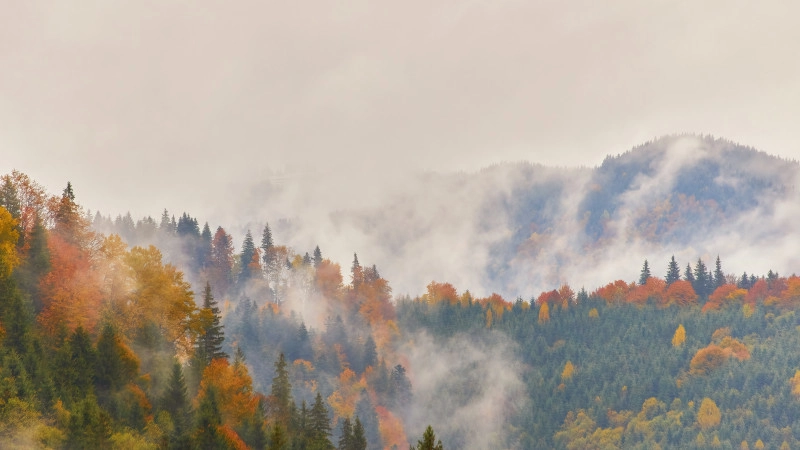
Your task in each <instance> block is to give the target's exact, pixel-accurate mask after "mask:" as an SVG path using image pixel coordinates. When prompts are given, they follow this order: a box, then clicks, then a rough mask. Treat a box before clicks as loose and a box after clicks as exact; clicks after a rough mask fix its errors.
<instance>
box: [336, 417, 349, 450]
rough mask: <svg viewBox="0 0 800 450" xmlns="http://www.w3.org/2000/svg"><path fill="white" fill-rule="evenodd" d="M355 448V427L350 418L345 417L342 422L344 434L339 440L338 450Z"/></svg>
mask: <svg viewBox="0 0 800 450" xmlns="http://www.w3.org/2000/svg"><path fill="white" fill-rule="evenodd" d="M352 448H353V426H352V425H351V424H350V418H349V417H345V418H344V420H343V421H342V434H341V437H340V438H339V447H338V450H352Z"/></svg>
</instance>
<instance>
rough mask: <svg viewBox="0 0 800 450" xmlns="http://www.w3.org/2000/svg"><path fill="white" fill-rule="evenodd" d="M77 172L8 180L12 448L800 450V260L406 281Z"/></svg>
mask: <svg viewBox="0 0 800 450" xmlns="http://www.w3.org/2000/svg"><path fill="white" fill-rule="evenodd" d="M609 161H610V162H614V161H612V160H609ZM614 182H616V183H619V180H618V179H615V180H614ZM65 184H66V187H65V188H64V190H63V191H62V192H59V193H55V194H53V193H49V192H47V191H46V190H45V189H44V188H43V187H42V186H41V185H40V184H38V183H37V182H36V181H35V180H34V179H32V178H31V177H29V176H28V175H26V174H23V173H20V172H17V171H14V172H11V173H10V174H6V175H4V176H2V179H0V447H2V448H56V449H61V448H65V449H84V448H93V449H94V448H113V449H116V448H125V449H194V448H199V449H206V448H208V449H226V448H230V449H275V450H277V449H283V450H289V449H341V450H351V449H353V450H355V449H358V450H366V449H395V448H396V449H402V450H405V449H406V448H409V447H411V448H412V449H435V448H439V449H441V448H448V449H462V448H464V449H479V448H483V449H486V448H507V449H530V448H559V449H587V448H598V449H599V448H603V449H606V448H609V449H610V448H642V449H653V448H736V449H756V448H798V447H800V422H798V420H797V418H798V417H800V352H798V351H797V349H798V348H800V317H799V316H798V315H797V311H798V310H800V277H798V276H795V275H791V276H787V275H785V274H781V273H777V272H776V271H773V270H769V271H767V272H766V273H753V272H744V273H736V274H734V273H729V272H728V271H726V269H725V256H726V255H725V254H720V255H718V256H717V255H714V256H716V257H715V258H712V259H709V260H704V259H703V258H702V257H695V258H692V259H691V260H685V261H679V260H677V259H676V258H675V257H674V256H673V257H671V258H670V259H669V260H668V261H657V262H656V261H648V260H644V261H641V263H640V264H639V265H637V266H632V267H629V268H628V269H629V276H628V278H629V280H628V281H625V280H606V282H605V284H601V285H599V286H572V285H570V283H569V282H561V283H558V285H555V286H552V289H551V290H546V291H544V292H530V293H528V294H527V295H526V296H525V297H523V296H520V297H517V298H504V297H503V296H502V295H500V294H491V295H488V296H478V295H473V294H472V293H471V292H470V291H469V290H467V288H468V287H469V286H464V287H456V286H454V285H453V284H451V283H449V282H447V281H446V280H438V281H431V282H430V283H429V284H428V285H427V287H426V288H424V290H422V291H421V292H419V293H418V294H417V295H398V294H395V293H394V292H393V290H392V285H391V280H387V279H385V278H384V277H383V276H382V275H381V270H380V267H378V266H376V265H375V264H373V263H372V262H370V261H361V260H359V257H358V250H359V249H353V250H354V254H353V259H352V260H350V261H332V260H331V259H329V258H327V257H326V256H325V252H324V248H325V241H324V237H320V242H319V245H318V246H315V247H314V248H308V249H298V248H292V247H290V246H289V245H287V244H286V243H283V242H278V241H277V239H275V236H274V234H273V229H272V228H271V227H270V225H269V224H267V225H266V226H264V227H263V228H262V229H257V230H250V231H247V233H246V235H245V236H244V238H243V239H242V240H241V241H242V242H240V243H235V242H234V238H233V236H232V235H231V234H230V233H229V232H228V231H226V228H225V227H226V226H227V225H226V224H221V225H215V226H211V225H210V224H209V223H207V222H205V221H204V220H203V219H199V218H196V217H193V216H192V215H190V213H189V212H180V213H173V212H171V211H166V210H164V211H163V213H161V214H160V215H159V216H158V217H156V218H153V217H149V216H148V217H143V218H141V219H134V218H133V217H131V215H130V214H128V215H125V216H123V215H120V216H118V217H116V218H112V217H110V216H104V215H103V214H102V213H97V212H96V213H91V212H90V211H89V210H88V209H86V208H84V206H82V205H81V204H80V203H79V192H80V186H73V185H72V184H71V183H67V182H65ZM684 198H685V197H684ZM604 202H605V203H604ZM742 202H745V201H744V200H742ZM612 203H613V202H612V200H609V199H607V198H598V199H597V200H596V201H594V203H592V205H591V206H592V207H593V208H600V209H601V210H602V208H601V207H597V206H596V205H601V206H603V205H604V204H605V205H611V204H612ZM685 203H686V204H689V203H691V200H686V201H685ZM606 208H607V209H610V208H611V207H610V206H606ZM720 211H722V209H720ZM612 212H613V211H612ZM595 217H602V215H595ZM267 219H268V218H267ZM603 220H605V222H603ZM607 222H608V211H606V218H605V219H597V220H595V218H594V217H593V218H592V219H589V220H587V221H586V227H587V229H588V230H590V231H591V232H592V233H594V234H595V235H597V237H598V239H602V237H603V233H606V232H607ZM661 226H662V228H663V227H664V226H665V225H663V224H662V225H661ZM604 227H605V228H604ZM674 230H675V229H674V228H670V232H674ZM662 234H663V233H662ZM529 235H530V234H529ZM537 236H539V235H537ZM531 239H532V238H528V237H527V236H526V237H525V239H518V240H519V241H520V242H518V250H517V251H518V253H524V252H525V251H532V250H531V245H533V244H531ZM523 241H524V242H523ZM537 242H538V241H537ZM537 245H538V244H537ZM654 263H657V266H658V267H662V266H664V265H666V267H667V270H666V272H665V273H655V271H653V270H652V269H651V267H652V265H654ZM408 264H413V261H409V262H408Z"/></svg>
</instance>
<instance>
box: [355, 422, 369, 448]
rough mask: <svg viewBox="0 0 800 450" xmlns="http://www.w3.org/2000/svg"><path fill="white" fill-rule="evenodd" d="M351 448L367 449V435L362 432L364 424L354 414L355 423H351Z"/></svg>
mask: <svg viewBox="0 0 800 450" xmlns="http://www.w3.org/2000/svg"><path fill="white" fill-rule="evenodd" d="M352 449H353V450H367V437H366V435H365V433H364V425H362V424H361V420H360V419H359V418H358V416H356V423H355V425H353V447H352Z"/></svg>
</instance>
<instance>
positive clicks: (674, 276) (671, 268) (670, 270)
mask: <svg viewBox="0 0 800 450" xmlns="http://www.w3.org/2000/svg"><path fill="white" fill-rule="evenodd" d="M680 279H681V269H680V268H679V267H678V262H677V261H675V255H672V258H671V259H670V260H669V265H668V266H667V277H666V281H667V286H669V285H671V284H672V283H674V282H676V281H679V280H680Z"/></svg>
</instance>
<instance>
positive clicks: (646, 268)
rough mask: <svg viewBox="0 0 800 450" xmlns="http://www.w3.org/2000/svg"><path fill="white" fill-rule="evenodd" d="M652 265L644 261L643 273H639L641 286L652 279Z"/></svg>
mask: <svg viewBox="0 0 800 450" xmlns="http://www.w3.org/2000/svg"><path fill="white" fill-rule="evenodd" d="M651 276H652V275H650V264H648V263H647V260H646V259H645V260H644V265H642V271H641V272H640V273H639V285H640V286H644V285H645V283H647V279H648V278H650V277H651Z"/></svg>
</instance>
